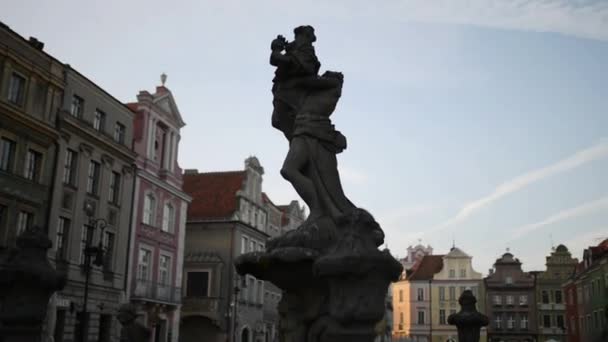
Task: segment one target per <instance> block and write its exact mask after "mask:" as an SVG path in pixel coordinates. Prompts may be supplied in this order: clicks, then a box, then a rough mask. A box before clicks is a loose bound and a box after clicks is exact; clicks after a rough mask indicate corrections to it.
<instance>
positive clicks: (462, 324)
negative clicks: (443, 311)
mask: <svg viewBox="0 0 608 342" xmlns="http://www.w3.org/2000/svg"><path fill="white" fill-rule="evenodd" d="M458 303H460V307H461V310H460V312H458V313H455V314H452V315H450V316H449V317H448V324H451V325H455V326H456V328H458V341H460V342H479V335H480V331H481V327H485V326H486V325H488V323H489V321H488V317H487V316H485V315H483V314H481V313H479V312H478V311H477V308H476V305H475V304H476V303H477V299H476V298H475V296H474V295H473V292H471V290H466V291H464V292H463V293H462V295H460V298H459V299H458Z"/></svg>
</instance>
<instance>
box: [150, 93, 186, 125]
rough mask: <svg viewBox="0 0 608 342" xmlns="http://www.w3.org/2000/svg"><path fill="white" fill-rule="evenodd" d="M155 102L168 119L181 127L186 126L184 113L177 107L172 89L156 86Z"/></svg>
mask: <svg viewBox="0 0 608 342" xmlns="http://www.w3.org/2000/svg"><path fill="white" fill-rule="evenodd" d="M153 103H154V104H155V105H156V106H157V107H158V108H159V109H160V110H161V111H162V112H163V113H164V114H165V115H166V119H167V120H169V121H170V122H172V123H173V124H175V125H176V126H177V127H179V128H181V127H183V126H185V123H184V121H183V120H182V115H181V114H180V112H179V109H178V108H177V103H175V99H174V98H173V95H172V94H171V91H170V90H169V89H167V88H165V87H164V86H161V87H157V88H156V94H154V100H153Z"/></svg>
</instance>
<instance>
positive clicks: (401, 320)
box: [399, 312, 403, 324]
mask: <svg viewBox="0 0 608 342" xmlns="http://www.w3.org/2000/svg"><path fill="white" fill-rule="evenodd" d="M399 324H403V312H400V313H399Z"/></svg>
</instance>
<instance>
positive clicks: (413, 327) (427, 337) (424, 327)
mask: <svg viewBox="0 0 608 342" xmlns="http://www.w3.org/2000/svg"><path fill="white" fill-rule="evenodd" d="M443 257H444V256H443V255H426V256H424V257H423V258H422V259H421V260H420V261H419V262H418V263H416V264H415V265H414V267H413V268H412V269H411V272H408V274H407V277H406V278H405V279H401V280H399V281H398V282H395V283H393V341H415V342H430V341H432V339H431V317H432V315H431V308H432V306H431V304H432V302H431V299H432V298H431V292H432V291H431V286H432V281H433V276H434V275H435V274H437V273H439V272H441V269H442V268H443Z"/></svg>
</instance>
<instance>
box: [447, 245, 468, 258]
mask: <svg viewBox="0 0 608 342" xmlns="http://www.w3.org/2000/svg"><path fill="white" fill-rule="evenodd" d="M446 257H448V258H470V256H469V255H468V254H467V253H465V252H463V251H462V249H460V248H458V247H452V248H450V252H449V253H448V254H446Z"/></svg>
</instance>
